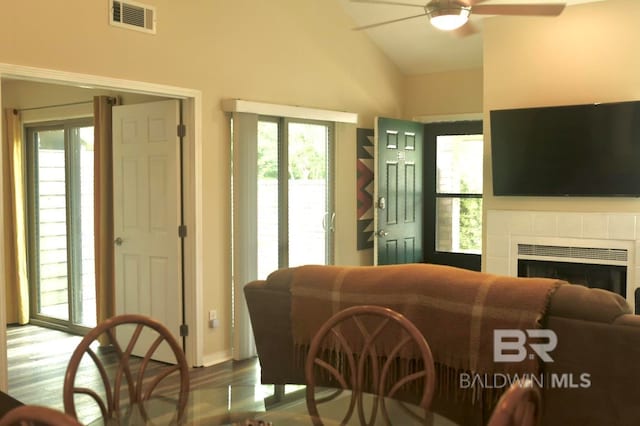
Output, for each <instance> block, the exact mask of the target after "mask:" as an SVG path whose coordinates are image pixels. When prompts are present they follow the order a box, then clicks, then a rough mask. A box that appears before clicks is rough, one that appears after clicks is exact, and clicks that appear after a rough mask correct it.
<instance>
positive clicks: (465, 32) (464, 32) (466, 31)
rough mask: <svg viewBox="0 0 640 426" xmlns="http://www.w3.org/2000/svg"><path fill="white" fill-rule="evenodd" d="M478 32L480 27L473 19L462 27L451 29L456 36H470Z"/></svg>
mask: <svg viewBox="0 0 640 426" xmlns="http://www.w3.org/2000/svg"><path fill="white" fill-rule="evenodd" d="M478 32H479V30H478V27H476V26H475V25H474V24H473V23H472V22H471V21H467V23H466V24H464V25H463V26H461V27H460V28H457V29H455V30H452V31H451V33H452V34H453V35H454V36H456V37H468V36H470V35H473V34H476V33H478Z"/></svg>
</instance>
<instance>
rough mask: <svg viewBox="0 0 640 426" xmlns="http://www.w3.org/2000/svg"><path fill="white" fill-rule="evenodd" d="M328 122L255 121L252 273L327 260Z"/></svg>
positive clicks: (329, 205)
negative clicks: (254, 250) (255, 256)
mask: <svg viewBox="0 0 640 426" xmlns="http://www.w3.org/2000/svg"><path fill="white" fill-rule="evenodd" d="M332 140H333V126H332V125H331V124H330V123H324V122H316V121H297V120H290V119H281V118H272V117H260V118H259V119H258V209H257V211H258V277H259V278H265V277H266V276H267V275H268V274H269V273H270V272H272V271H274V270H276V269H278V268H282V267H287V266H298V265H304V264H331V263H332V262H333V223H334V213H333V212H334V208H333V194H332V182H333V167H332V165H333V158H332V152H333V147H332Z"/></svg>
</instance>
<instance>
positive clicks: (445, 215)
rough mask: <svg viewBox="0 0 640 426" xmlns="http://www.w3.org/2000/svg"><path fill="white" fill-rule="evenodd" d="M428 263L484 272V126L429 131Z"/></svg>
mask: <svg viewBox="0 0 640 426" xmlns="http://www.w3.org/2000/svg"><path fill="white" fill-rule="evenodd" d="M425 147H426V149H425V151H426V154H425V155H426V161H425V171H426V177H425V183H426V185H425V191H426V194H425V205H426V207H427V208H426V209H425V211H426V213H425V215H426V218H425V225H426V231H425V234H426V235H425V236H426V238H425V242H426V252H427V254H426V260H427V261H428V262H433V263H443V264H448V265H453V266H460V267H464V268H468V269H475V270H480V254H481V250H482V185H483V182H482V159H483V135H482V123H481V122H454V123H435V124H427V125H426V126H425Z"/></svg>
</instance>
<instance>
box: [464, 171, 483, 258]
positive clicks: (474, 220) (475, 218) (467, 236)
mask: <svg viewBox="0 0 640 426" xmlns="http://www.w3.org/2000/svg"><path fill="white" fill-rule="evenodd" d="M461 186H462V189H463V192H464V191H466V190H467V188H468V186H469V185H468V184H467V182H465V181H464V180H463V181H462V182H461ZM460 248H461V249H462V250H465V251H466V250H470V251H471V250H473V251H476V250H477V251H480V250H481V248H482V198H462V199H460Z"/></svg>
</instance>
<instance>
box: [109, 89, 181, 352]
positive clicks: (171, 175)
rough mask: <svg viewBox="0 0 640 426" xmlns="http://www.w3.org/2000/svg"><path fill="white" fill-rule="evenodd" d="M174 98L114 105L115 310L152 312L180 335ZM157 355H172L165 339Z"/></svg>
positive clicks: (177, 118) (176, 106) (176, 107)
mask: <svg viewBox="0 0 640 426" xmlns="http://www.w3.org/2000/svg"><path fill="white" fill-rule="evenodd" d="M179 121H180V113H179V103H178V101H177V100H168V101H161V102H153V103H145V104H136V105H123V106H116V107H114V108H113V179H114V233H115V237H116V238H115V241H114V244H115V247H114V248H115V277H116V278H115V281H116V283H115V286H116V314H124V313H139V314H144V315H148V316H151V317H153V318H155V319H157V320H159V321H160V322H162V323H164V325H165V326H167V327H168V328H169V330H171V332H172V333H173V334H174V336H175V338H176V339H177V340H178V341H180V339H181V338H180V337H179V336H180V324H181V323H182V309H183V303H182V283H181V278H180V277H181V267H182V266H181V256H180V250H181V248H180V238H179V235H178V227H179V225H180V192H179V191H180V187H179V184H178V182H179V173H180V167H179V158H180V156H179V149H180V144H179V138H178V133H177V128H178V124H179ZM158 355H159V356H158V357H157V358H156V359H159V360H164V361H167V362H173V360H174V357H173V356H172V355H171V353H170V351H169V348H168V346H167V347H166V348H162V351H161V352H159V354H158Z"/></svg>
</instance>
